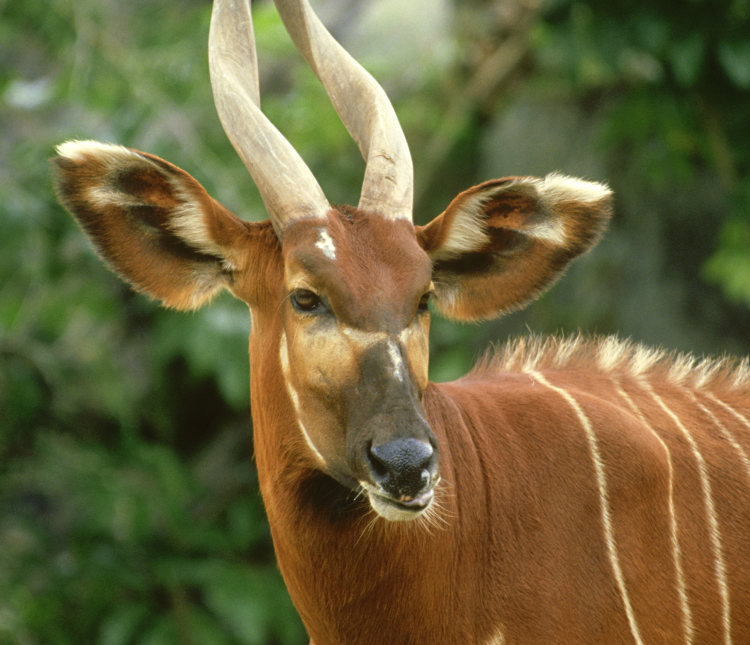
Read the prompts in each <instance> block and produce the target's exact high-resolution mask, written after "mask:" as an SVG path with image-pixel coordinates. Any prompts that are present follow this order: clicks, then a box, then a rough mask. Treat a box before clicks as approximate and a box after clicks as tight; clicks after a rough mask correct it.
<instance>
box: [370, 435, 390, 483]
mask: <svg viewBox="0 0 750 645" xmlns="http://www.w3.org/2000/svg"><path fill="white" fill-rule="evenodd" d="M367 461H368V463H369V466H370V471H371V472H372V474H373V475H375V476H376V477H377V478H378V479H385V478H386V477H388V472H389V468H388V465H387V463H386V460H385V458H384V457H383V456H381V455H379V454H378V450H377V446H373V445H372V443H370V444H369V445H368V446H367Z"/></svg>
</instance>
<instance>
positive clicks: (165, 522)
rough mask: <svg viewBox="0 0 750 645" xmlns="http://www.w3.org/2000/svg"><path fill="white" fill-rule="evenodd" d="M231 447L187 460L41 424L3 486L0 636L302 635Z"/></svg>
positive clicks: (221, 638) (153, 640)
mask: <svg viewBox="0 0 750 645" xmlns="http://www.w3.org/2000/svg"><path fill="white" fill-rule="evenodd" d="M237 444H238V441H237V437H233V436H230V435H225V436H224V437H223V438H222V440H221V441H220V442H218V443H217V444H216V445H214V446H213V447H212V448H210V449H209V450H208V451H206V452H204V453H203V454H200V455H198V456H197V457H196V458H194V459H192V460H190V461H189V462H188V463H185V461H184V460H183V459H180V458H178V457H177V455H176V454H175V453H174V451H173V450H171V449H170V448H169V447H167V446H161V445H154V444H147V443H143V442H141V441H134V442H130V444H128V445H121V446H118V450H116V451H114V450H111V449H108V448H106V447H102V446H101V445H98V444H93V443H89V442H85V441H80V440H77V439H74V438H72V437H69V436H65V435H60V434H58V433H54V432H38V433H37V437H36V446H35V455H34V456H33V457H32V458H30V459H27V460H23V461H18V462H16V463H15V464H13V465H12V466H11V467H10V468H9V469H8V472H7V473H6V477H5V479H4V482H3V486H2V488H0V500H1V506H0V508H1V509H2V511H3V514H2V520H1V521H0V533H1V534H2V535H3V545H4V548H3V550H2V554H0V597H2V598H3V602H2V605H0V607H1V608H2V613H3V616H4V620H3V621H2V623H0V642H8V640H10V641H11V642H14V639H17V640H15V642H24V643H73V642H99V643H102V644H104V645H123V644H126V643H139V644H141V643H143V644H146V643H147V644H153V645H156V644H161V643H164V644H165V645H166V644H170V645H171V644H172V643H176V642H183V643H196V644H201V643H207V642H211V643H226V644H228V645H229V644H238V645H239V644H243V645H244V644H246V645H263V644H266V643H282V644H283V643H290V644H291V643H300V642H302V640H303V635H304V631H303V629H302V627H301V625H300V623H299V619H298V618H297V617H296V614H295V612H294V609H293V607H292V606H291V603H290V602H289V599H288V597H287V596H286V592H285V590H284V587H283V584H282V582H281V580H280V579H279V576H278V573H277V572H276V570H275V568H274V567H273V565H272V564H269V563H268V557H269V553H270V549H271V546H270V544H269V542H268V537H267V533H266V530H265V525H264V519H263V515H264V514H263V509H262V505H261V501H260V499H259V496H258V494H257V492H256V485H257V483H256V482H255V480H254V476H253V471H252V468H251V466H250V463H249V461H248V460H247V459H246V458H244V455H240V457H239V458H238V456H237V455H236V454H234V453H235V449H236V447H237ZM217 468H220V469H221V472H222V476H221V478H217V477H216V471H217ZM239 491H242V494H238V492H239ZM71 616H74V617H75V619H73V620H71V619H70V617H71ZM62 626H64V629H61V627H62Z"/></svg>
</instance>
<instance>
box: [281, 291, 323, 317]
mask: <svg viewBox="0 0 750 645" xmlns="http://www.w3.org/2000/svg"><path fill="white" fill-rule="evenodd" d="M289 299H290V300H291V301H292V306H293V307H294V308H295V309H296V310H297V311H299V312H301V313H305V314H311V313H315V312H316V311H320V310H321V309H322V308H323V302H322V301H321V300H320V297H319V296H318V295H317V294H316V293H313V292H312V291H309V290H307V289H295V290H294V291H292V293H291V295H290V296H289Z"/></svg>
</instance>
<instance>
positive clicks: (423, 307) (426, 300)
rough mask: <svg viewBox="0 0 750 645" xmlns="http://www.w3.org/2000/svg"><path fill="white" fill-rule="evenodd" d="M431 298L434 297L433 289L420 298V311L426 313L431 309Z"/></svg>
mask: <svg viewBox="0 0 750 645" xmlns="http://www.w3.org/2000/svg"><path fill="white" fill-rule="evenodd" d="M430 298H432V291H427V292H426V293H425V294H424V295H423V296H422V297H421V298H420V299H419V308H418V309H419V313H424V312H426V311H429V304H430Z"/></svg>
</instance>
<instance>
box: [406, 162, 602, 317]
mask: <svg viewBox="0 0 750 645" xmlns="http://www.w3.org/2000/svg"><path fill="white" fill-rule="evenodd" d="M611 195H612V193H611V191H610V190H609V188H607V187H606V186H604V185H603V184H597V183H593V182H587V181H582V180H580V179H573V178H571V177H565V176H562V175H558V174H551V175H548V176H547V177H545V178H544V179H539V178H535V177H523V178H510V179H497V180H493V181H488V182H486V183H484V184H480V185H479V186H475V187H474V188H470V189H469V190H467V191H464V192H463V193H461V194H460V195H458V197H456V198H455V199H454V200H453V201H452V202H451V204H450V205H449V206H448V208H447V209H446V210H445V211H444V212H443V213H442V214H440V215H438V217H436V218H435V219H434V220H433V221H432V222H430V223H429V224H427V225H426V226H418V227H417V238H418V239H419V241H420V244H421V245H422V247H423V248H424V250H425V251H426V252H427V254H428V255H429V256H430V258H431V259H432V262H433V282H434V284H435V292H436V305H437V307H438V310H439V311H440V312H441V313H443V314H444V315H446V316H449V317H451V318H455V319H458V320H478V319H482V318H492V317H495V316H499V315H501V314H504V313H507V312H509V311H512V310H514V309H518V308H520V307H523V306H525V305H526V304H527V303H528V302H529V301H531V300H533V299H534V298H536V297H538V296H539V295H540V294H541V293H542V291H544V289H546V288H547V287H549V286H550V285H552V284H553V283H554V282H555V281H556V280H557V279H558V278H559V277H560V275H562V272H563V271H564V269H565V267H566V266H567V265H568V263H569V262H570V261H571V260H572V259H573V258H575V257H576V256H578V255H580V254H581V253H583V252H585V251H587V250H588V249H590V248H591V247H592V246H593V245H594V244H596V242H598V241H599V238H600V237H601V235H602V233H603V231H604V229H605V228H606V225H607V222H608V220H609V217H610V212H611Z"/></svg>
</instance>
